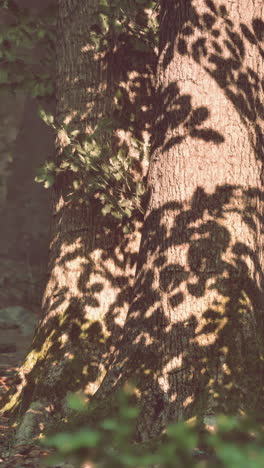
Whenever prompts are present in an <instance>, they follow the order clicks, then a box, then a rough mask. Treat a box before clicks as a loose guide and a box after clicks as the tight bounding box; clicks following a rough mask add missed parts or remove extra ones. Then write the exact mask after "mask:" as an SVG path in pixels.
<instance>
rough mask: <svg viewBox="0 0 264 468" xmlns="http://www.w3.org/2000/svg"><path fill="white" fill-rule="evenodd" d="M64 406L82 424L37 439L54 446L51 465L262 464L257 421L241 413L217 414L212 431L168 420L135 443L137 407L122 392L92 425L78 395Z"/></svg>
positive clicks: (182, 467)
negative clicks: (79, 415) (112, 410)
mask: <svg viewBox="0 0 264 468" xmlns="http://www.w3.org/2000/svg"><path fill="white" fill-rule="evenodd" d="M130 396H131V395H130ZM69 406H70V408H71V409H72V410H73V411H75V412H83V414H86V420H87V425H84V426H81V427H80V426H79V427H78V428H76V429H75V430H74V429H71V430H68V431H65V432H61V433H58V434H55V435H53V436H50V437H48V438H47V439H44V441H43V442H42V444H44V445H45V446H48V447H52V448H54V449H55V454H54V455H53V456H52V457H51V458H50V463H51V465H52V464H53V463H55V462H59V461H61V460H63V461H65V460H68V461H72V462H74V463H75V465H74V466H76V467H78V466H81V464H82V463H83V462H84V461H86V462H87V461H89V462H90V463H92V464H93V466H98V467H105V468H110V467H113V468H114V467H115V468H125V467H131V468H132V467H133V468H139V467H140V468H141V467H151V466H153V465H154V466H159V467H162V468H170V467H171V468H173V467H177V468H186V467H188V468H192V467H193V468H194V467H199V468H209V467H213V466H214V467H219V468H249V467H250V468H262V466H263V464H264V448H263V427H262V426H261V425H260V424H259V423H256V422H253V421H252V420H251V419H249V418H246V417H243V418H242V417H241V418H240V419H239V418H235V417H227V416H223V415H222V416H219V417H217V418H216V419H215V428H216V429H214V430H213V431H212V430H211V431H210V430H208V429H205V428H204V429H202V428H201V426H197V425H195V424H192V423H178V424H177V423H176V424H175V423H174V424H171V425H170V426H169V427H168V428H167V430H166V431H165V432H164V434H163V435H162V436H161V437H160V438H158V439H155V440H151V441H149V442H147V443H138V442H135V433H136V420H137V417H138V414H139V412H138V409H137V408H136V407H134V406H132V405H131V404H129V395H128V394H127V392H124V391H122V392H120V394H119V407H118V410H117V411H116V414H115V416H114V417H113V416H112V417H109V418H105V419H104V420H103V421H101V422H99V423H98V425H97V427H96V428H95V427H91V426H89V409H88V410H87V407H86V405H85V403H84V401H83V399H82V398H81V397H80V396H77V395H72V396H71V397H70V398H69Z"/></svg>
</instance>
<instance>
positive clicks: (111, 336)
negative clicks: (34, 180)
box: [3, 0, 140, 444]
mask: <svg viewBox="0 0 264 468" xmlns="http://www.w3.org/2000/svg"><path fill="white" fill-rule="evenodd" d="M97 8H98V2H97V0H89V1H76V0H60V1H59V4H58V9H59V17H58V42H57V77H56V83H57V92H56V99H57V108H56V121H57V122H58V123H59V124H63V125H66V124H67V126H68V128H69V129H78V130H79V131H81V132H82V133H85V134H90V133H91V131H92V130H93V129H94V127H95V126H96V124H97V123H98V122H99V121H100V119H102V118H103V117H111V112H112V111H113V96H114V94H115V91H116V89H117V85H118V84H119V80H121V77H118V72H117V70H116V69H115V70H114V68H113V66H111V64H110V65H109V63H107V61H106V60H105V55H104V54H100V53H96V52H95V51H94V50H93V47H92V46H91V45H90V41H89V39H90V33H91V26H92V25H93V21H94V16H93V14H94V12H95V11H96V10H97ZM103 138H105V135H102V139H103ZM65 144H66V136H65V133H64V132H63V131H60V132H59V133H58V137H57V141H56V157H59V156H60V155H61V154H62V153H63V149H64V147H65ZM69 180H70V179H67V176H64V177H63V178H62V179H60V180H59V181H58V182H57V183H56V188H55V191H54V203H53V212H52V216H53V222H52V230H51V231H52V232H51V243H50V252H49V267H48V279H47V286H46V290H45V293H44V297H43V305H42V308H43V319H42V320H41V323H40V324H39V326H38V328H37V331H36V334H35V337H34V340H33V344H32V346H31V349H30V351H29V353H28V356H27V357H26V359H25V362H24V364H23V365H22V367H21V369H20V378H21V382H20V383H18V385H17V386H16V388H14V389H13V390H12V392H11V395H10V394H9V395H8V396H7V399H6V404H5V405H4V409H3V411H6V412H7V413H8V414H9V415H12V417H13V419H17V420H18V421H19V423H20V429H18V431H17V433H16V443H17V444H21V443H26V442H28V441H29V440H30V438H31V437H32V436H33V435H35V434H38V433H39V432H42V431H44V430H45V429H46V427H47V424H49V421H50V420H51V419H52V418H55V419H56V418H57V419H59V420H61V419H62V418H63V417H67V409H66V403H65V397H66V395H67V393H68V392H70V391H77V390H82V391H84V392H85V393H86V395H87V396H90V395H92V394H93V393H94V392H95V391H96V389H97V388H98V386H99V384H100V381H101V380H102V378H103V376H104V373H105V369H106V367H107V365H108V362H109V358H110V355H111V353H112V352H113V350H114V347H115V342H116V340H117V339H118V337H119V334H120V330H121V328H122V325H123V322H124V319H125V316H126V313H127V308H128V303H129V301H130V289H131V281H132V278H133V276H134V271H135V260H136V254H137V252H138V247H139V239H140V222H139V221H137V223H136V229H135V231H134V233H132V234H130V235H124V234H123V232H122V229H121V228H120V226H119V227H118V226H117V223H115V222H114V221H113V219H112V218H111V217H104V216H103V215H102V214H101V211H100V207H99V203H97V201H96V200H93V201H92V200H91V203H90V205H89V206H87V205H84V204H80V203H79V202H78V200H77V201H76V202H72V201H69V200H68V198H67V196H66V195H67V192H68V186H67V183H68V181H69ZM33 413H34V414H33ZM32 414H33V416H34V417H33V416H32Z"/></svg>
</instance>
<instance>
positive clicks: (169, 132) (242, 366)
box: [95, 0, 264, 440]
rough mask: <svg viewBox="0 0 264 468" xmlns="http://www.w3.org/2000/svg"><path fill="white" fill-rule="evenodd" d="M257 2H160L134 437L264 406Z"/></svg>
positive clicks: (129, 348)
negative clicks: (173, 424) (170, 425)
mask: <svg viewBox="0 0 264 468" xmlns="http://www.w3.org/2000/svg"><path fill="white" fill-rule="evenodd" d="M263 58H264V6H263V2H262V1H260V0H251V1H250V2H248V0H239V1H237V2H235V3H234V2H232V1H226V2H225V4H224V5H223V4H222V2H221V1H219V0H215V1H211V0H193V1H192V0H188V1H186V0H179V1H174V0H171V1H170V0H166V1H165V0H164V1H163V2H162V4H161V12H160V52H159V61H158V69H157V85H156V100H155V109H156V117H155V121H154V125H153V141H152V156H151V162H150V169H149V175H148V189H149V204H148V209H147V213H146V217H145V221H144V227H143V233H142V240H141V247H140V252H139V257H138V265H137V274H136V279H135V284H134V290H133V298H132V303H131V305H130V308H129V312H128V316H127V319H126V323H125V326H124V330H123V337H122V341H121V343H120V345H119V347H118V350H117V351H116V353H115V356H114V358H113V362H112V363H111V366H110V369H109V371H108V372H107V374H106V377H105V379H104V381H103V383H102V384H101V386H100V388H99V390H98V392H97V394H96V395H95V398H96V399H98V400H101V399H103V398H106V397H107V395H110V394H111V393H113V389H116V388H119V387H120V385H121V384H122V383H123V382H124V381H126V380H129V379H131V378H132V379H133V380H134V382H135V384H136V395H137V396H138V399H139V404H140V406H141V409H142V411H141V415H140V417H139V421H138V432H139V438H140V439H142V440H148V439H149V438H151V437H154V436H157V435H159V434H160V433H161V432H162V430H163V429H164V427H165V425H166V424H168V423H169V422H171V421H175V420H182V419H184V420H186V419H188V418H190V417H192V416H197V417H202V418H203V417H204V416H205V415H207V414H212V413H213V414H214V413H216V412H217V411H224V412H228V413H230V412H237V411H238V410H240V409H243V410H250V411H252V410H255V409H256V408H257V407H258V405H260V404H261V402H262V403H263V396H262V395H263V375H264V374H263V339H262V336H263V304H264V297H263V155H264V136H263V118H264V100H263V90H264V84H263V72H264V63H263Z"/></svg>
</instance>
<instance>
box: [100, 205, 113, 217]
mask: <svg viewBox="0 0 264 468" xmlns="http://www.w3.org/2000/svg"><path fill="white" fill-rule="evenodd" d="M111 210H112V205H110V203H106V204H105V205H104V207H103V208H102V214H103V215H104V216H106V215H107V214H108V213H111Z"/></svg>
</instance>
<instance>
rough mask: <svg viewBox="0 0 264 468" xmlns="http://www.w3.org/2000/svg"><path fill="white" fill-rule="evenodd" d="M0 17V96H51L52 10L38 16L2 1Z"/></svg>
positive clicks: (52, 55)
mask: <svg viewBox="0 0 264 468" xmlns="http://www.w3.org/2000/svg"><path fill="white" fill-rule="evenodd" d="M47 3H48V2H47ZM0 14H1V15H2V18H3V21H1V23H0V68H1V71H0V92H9V91H13V92H15V91H17V90H24V91H26V92H29V93H30V94H31V95H32V96H34V97H39V98H41V97H44V96H51V95H53V92H54V78H53V75H54V70H53V69H54V47H53V45H54V39H55V18H56V16H55V7H54V6H47V8H45V10H44V11H43V12H42V13H41V15H38V14H37V13H32V11H30V10H29V9H26V8H21V7H20V6H19V3H16V2H14V1H12V0H2V1H1V2H0Z"/></svg>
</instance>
